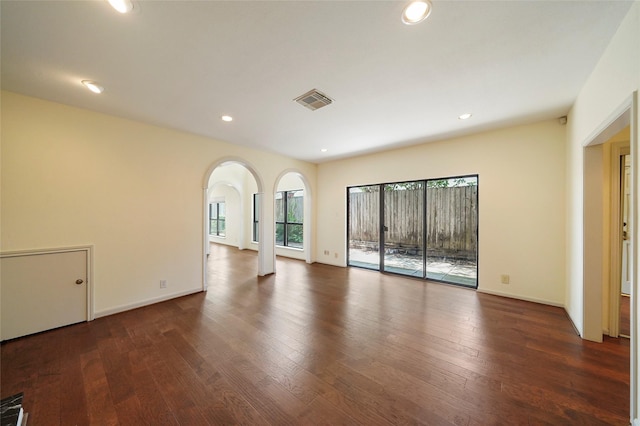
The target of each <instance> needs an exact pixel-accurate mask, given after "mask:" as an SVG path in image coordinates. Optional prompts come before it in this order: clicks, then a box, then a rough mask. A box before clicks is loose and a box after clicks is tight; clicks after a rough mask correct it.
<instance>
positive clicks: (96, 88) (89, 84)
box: [82, 80, 104, 93]
mask: <svg viewBox="0 0 640 426" xmlns="http://www.w3.org/2000/svg"><path fill="white" fill-rule="evenodd" d="M82 84H84V86H85V87H86V88H87V89H89V90H91V91H92V92H93V93H102V92H104V87H102V86H100V85H99V84H98V83H96V82H95V81H91V80H82Z"/></svg>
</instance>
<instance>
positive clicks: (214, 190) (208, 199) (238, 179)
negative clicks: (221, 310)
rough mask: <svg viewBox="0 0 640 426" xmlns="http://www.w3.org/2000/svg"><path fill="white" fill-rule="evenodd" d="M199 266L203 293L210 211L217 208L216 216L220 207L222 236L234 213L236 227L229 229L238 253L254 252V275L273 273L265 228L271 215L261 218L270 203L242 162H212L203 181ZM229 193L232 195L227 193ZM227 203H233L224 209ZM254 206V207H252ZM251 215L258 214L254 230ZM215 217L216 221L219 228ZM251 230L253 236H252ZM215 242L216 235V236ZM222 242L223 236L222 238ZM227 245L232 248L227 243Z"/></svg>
mask: <svg viewBox="0 0 640 426" xmlns="http://www.w3.org/2000/svg"><path fill="white" fill-rule="evenodd" d="M202 189H203V227H202V229H203V232H202V234H203V262H202V274H203V283H204V289H205V290H206V289H207V286H208V283H207V254H208V252H209V244H210V240H211V238H212V237H211V235H210V229H211V226H212V223H213V221H212V218H211V217H210V216H211V211H212V210H211V209H212V205H214V204H217V206H216V207H217V208H218V210H216V212H217V213H218V214H217V215H216V216H218V215H219V213H220V210H219V207H220V204H221V203H224V212H225V217H224V219H225V226H224V229H225V233H226V212H227V211H229V210H230V211H234V212H236V213H239V215H238V216H237V217H236V223H235V224H234V225H233V226H234V228H233V229H230V231H232V235H233V239H235V240H236V243H237V245H236V246H237V247H238V248H240V249H244V248H252V249H255V250H257V251H258V268H257V274H258V275H260V276H263V275H268V274H271V273H273V272H274V263H275V262H274V251H273V226H268V225H269V222H270V221H271V219H272V217H273V216H272V215H269V214H265V212H268V209H269V206H271V208H273V202H271V203H269V202H268V201H269V200H267V199H266V198H265V197H264V196H263V194H264V182H263V179H262V177H261V176H260V174H259V173H258V172H257V170H256V169H255V167H253V166H252V165H251V164H250V163H248V162H247V161H245V160H244V159H242V158H236V157H227V158H222V159H219V160H217V161H216V162H214V163H213V164H212V165H211V166H210V167H209V169H208V170H207V172H206V173H205V176H204V180H203V186H202ZM229 191H232V192H229ZM234 193H235V194H237V197H229V198H228V199H227V198H226V196H225V194H234ZM227 201H230V202H232V203H234V205H228V204H227ZM254 203H255V205H254ZM252 211H255V212H257V213H258V216H257V219H256V221H257V222H258V223H259V226H255V224H254V219H253V215H252ZM219 219H220V218H219V217H216V218H215V220H217V221H218V222H217V223H218V225H219V223H220V222H219ZM254 229H255V232H254ZM216 237H217V238H218V239H220V238H221V236H220V235H216ZM223 238H225V240H226V235H225V236H223ZM231 239H232V238H231V236H230V238H229V241H227V243H228V244H230V245H234V244H233V243H232V241H231Z"/></svg>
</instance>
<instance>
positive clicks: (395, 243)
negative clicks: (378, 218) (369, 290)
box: [383, 181, 424, 278]
mask: <svg viewBox="0 0 640 426" xmlns="http://www.w3.org/2000/svg"><path fill="white" fill-rule="evenodd" d="M383 199H384V228H383V229H384V236H383V241H384V262H383V265H384V271H385V272H394V273H397V274H403V275H411V276H414V277H419V278H424V250H423V247H424V226H423V224H424V220H423V217H424V182H423V181H417V182H416V181H414V182H401V183H392V184H386V185H384V194H383Z"/></svg>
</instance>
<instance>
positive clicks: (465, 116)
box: [458, 112, 472, 120]
mask: <svg viewBox="0 0 640 426" xmlns="http://www.w3.org/2000/svg"><path fill="white" fill-rule="evenodd" d="M471 115H472V114H471V113H470V112H467V113H466V114H462V115H460V116H458V120H466V119H468V118H471Z"/></svg>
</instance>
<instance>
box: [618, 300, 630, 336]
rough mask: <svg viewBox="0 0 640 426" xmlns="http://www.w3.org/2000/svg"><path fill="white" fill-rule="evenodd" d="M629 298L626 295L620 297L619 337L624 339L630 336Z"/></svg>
mask: <svg viewBox="0 0 640 426" xmlns="http://www.w3.org/2000/svg"><path fill="white" fill-rule="evenodd" d="M630 301H631V298H630V297H629V296H628V295H626V294H622V295H620V335H621V336H624V337H629V336H631V307H630V305H631V303H630Z"/></svg>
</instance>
